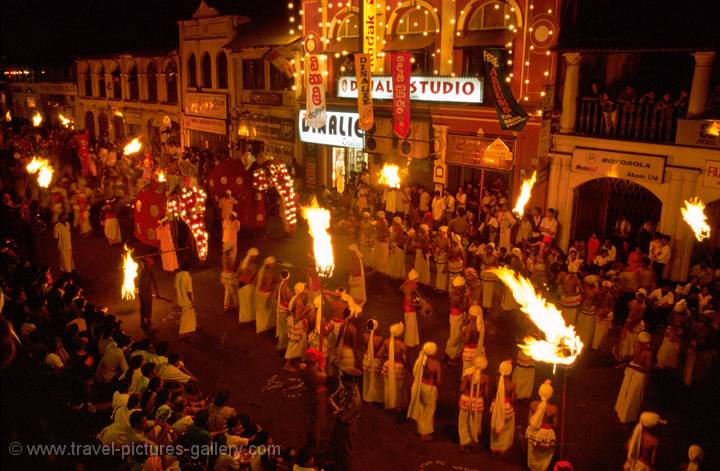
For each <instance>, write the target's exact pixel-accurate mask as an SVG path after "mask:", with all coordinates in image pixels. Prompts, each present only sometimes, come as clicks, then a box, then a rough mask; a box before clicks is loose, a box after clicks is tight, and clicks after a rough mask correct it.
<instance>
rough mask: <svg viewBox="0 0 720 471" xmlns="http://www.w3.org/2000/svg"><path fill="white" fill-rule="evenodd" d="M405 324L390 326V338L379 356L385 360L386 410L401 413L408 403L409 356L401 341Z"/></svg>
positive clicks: (383, 369) (384, 343)
mask: <svg viewBox="0 0 720 471" xmlns="http://www.w3.org/2000/svg"><path fill="white" fill-rule="evenodd" d="M403 330H404V328H403V324H402V322H398V323H396V324H393V325H391V326H390V337H389V338H388V339H387V340H385V342H383V346H382V348H381V349H380V352H378V356H379V357H380V358H382V359H383V368H382V373H383V376H384V377H385V394H384V397H385V400H384V402H385V409H386V410H389V411H395V412H400V411H402V409H403V407H405V404H406V403H407V393H406V391H405V370H406V369H407V355H406V352H405V343H404V342H403V341H402V340H400V336H401V335H402V334H403Z"/></svg>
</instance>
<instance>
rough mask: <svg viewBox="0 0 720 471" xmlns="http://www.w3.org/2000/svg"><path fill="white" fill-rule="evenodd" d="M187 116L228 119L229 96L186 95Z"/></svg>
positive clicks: (217, 94)
mask: <svg viewBox="0 0 720 471" xmlns="http://www.w3.org/2000/svg"><path fill="white" fill-rule="evenodd" d="M184 100H185V114H191V115H193V116H202V117H204V118H215V119H227V95H224V94H221V93H195V92H188V93H186V94H185V97H184Z"/></svg>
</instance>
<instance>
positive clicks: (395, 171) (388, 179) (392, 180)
mask: <svg viewBox="0 0 720 471" xmlns="http://www.w3.org/2000/svg"><path fill="white" fill-rule="evenodd" d="M378 183H380V184H381V185H387V186H388V187H390V188H395V189H397V188H400V167H398V166H397V165H394V164H385V165H383V168H382V170H381V171H380V178H378Z"/></svg>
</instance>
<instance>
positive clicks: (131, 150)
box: [123, 137, 142, 155]
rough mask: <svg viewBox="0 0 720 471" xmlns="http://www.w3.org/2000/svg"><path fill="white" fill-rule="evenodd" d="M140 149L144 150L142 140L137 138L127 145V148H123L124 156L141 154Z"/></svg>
mask: <svg viewBox="0 0 720 471" xmlns="http://www.w3.org/2000/svg"><path fill="white" fill-rule="evenodd" d="M140 149H142V144H141V143H140V138H139V137H136V138H135V139H133V140H132V141H130V142H128V143H127V145H125V147H124V148H123V154H125V155H130V154H135V153H136V152H140Z"/></svg>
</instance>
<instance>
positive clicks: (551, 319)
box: [490, 268, 583, 365]
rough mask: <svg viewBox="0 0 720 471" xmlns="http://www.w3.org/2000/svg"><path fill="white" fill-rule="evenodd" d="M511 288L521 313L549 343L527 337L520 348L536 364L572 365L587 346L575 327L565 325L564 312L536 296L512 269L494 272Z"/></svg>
mask: <svg viewBox="0 0 720 471" xmlns="http://www.w3.org/2000/svg"><path fill="white" fill-rule="evenodd" d="M490 271H491V272H492V273H494V274H495V275H497V277H498V278H500V280H501V281H502V282H503V283H505V284H506V285H507V287H508V288H510V291H511V292H512V294H513V297H514V298H515V300H516V301H517V302H518V303H519V304H520V309H521V310H522V311H523V312H524V313H525V314H527V315H528V317H530V320H531V321H533V323H534V324H535V325H536V326H537V327H538V328H539V329H540V330H541V331H542V332H543V334H545V340H538V339H536V338H533V337H526V338H525V343H524V344H522V345H520V348H521V349H522V350H523V351H524V352H525V353H527V354H528V355H529V356H530V357H532V358H533V359H534V360H537V361H541V362H545V363H552V364H553V365H557V364H561V365H571V364H572V363H574V362H575V360H576V359H577V357H578V355H580V352H581V351H582V348H583V344H582V342H581V341H580V337H578V336H577V335H576V334H575V327H573V326H572V325H567V324H565V320H564V319H563V317H562V314H561V313H560V311H559V310H558V309H557V308H556V307H555V305H553V304H550V303H548V302H547V301H546V300H545V299H544V298H543V297H542V296H540V295H538V294H537V293H536V292H535V288H534V287H533V285H532V283H531V282H530V280H528V279H526V278H523V277H522V276H518V277H516V276H515V272H513V271H512V270H510V269H509V268H493V269H491V270H490Z"/></svg>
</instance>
